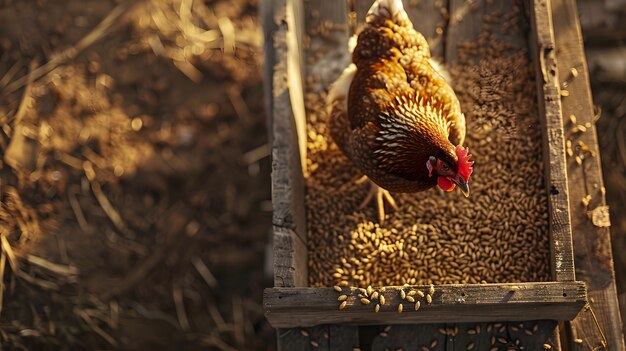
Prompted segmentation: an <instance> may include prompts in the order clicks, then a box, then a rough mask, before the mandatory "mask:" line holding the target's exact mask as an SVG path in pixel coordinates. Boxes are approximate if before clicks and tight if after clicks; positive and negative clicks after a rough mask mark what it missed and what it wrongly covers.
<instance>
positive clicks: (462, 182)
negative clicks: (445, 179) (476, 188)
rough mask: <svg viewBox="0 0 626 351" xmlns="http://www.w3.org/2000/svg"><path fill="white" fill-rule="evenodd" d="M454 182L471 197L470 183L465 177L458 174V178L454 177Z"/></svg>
mask: <svg viewBox="0 0 626 351" xmlns="http://www.w3.org/2000/svg"><path fill="white" fill-rule="evenodd" d="M454 183H456V185H458V187H459V189H461V191H462V192H463V195H465V197H469V184H467V182H466V181H465V179H463V177H460V176H457V178H456V179H454Z"/></svg>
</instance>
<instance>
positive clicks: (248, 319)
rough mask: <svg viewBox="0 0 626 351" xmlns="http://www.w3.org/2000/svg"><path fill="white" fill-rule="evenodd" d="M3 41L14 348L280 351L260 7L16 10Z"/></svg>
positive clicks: (12, 4) (8, 289)
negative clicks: (266, 306)
mask: <svg viewBox="0 0 626 351" xmlns="http://www.w3.org/2000/svg"><path fill="white" fill-rule="evenodd" d="M94 28H95V29H94ZM92 29H93V31H92ZM0 33H3V35H2V38H1V40H0V91H1V98H0V99H1V100H2V104H0V126H1V127H2V131H1V133H0V154H3V157H2V158H0V159H2V161H0V177H1V178H0V192H1V202H2V204H1V206H0V235H1V243H2V254H1V257H0V278H2V279H0V281H1V282H3V285H2V286H1V287H0V288H1V289H2V291H3V292H4V296H3V297H2V301H3V305H2V310H1V315H0V342H1V344H2V349H3V350H10V349H22V350H61V349H91V350H94V349H114V348H120V349H125V350H148V349H149V350H172V349H174V347H175V349H186V350H193V349H216V350H246V349H250V350H252V349H254V350H272V349H274V348H275V346H274V345H275V341H274V338H275V332H274V330H273V329H271V328H270V327H269V325H268V324H267V322H266V321H265V319H264V317H263V311H262V306H261V295H262V288H263V286H268V285H270V284H271V281H270V280H268V279H267V278H266V273H265V272H264V265H265V261H264V257H265V252H266V246H267V240H268V238H269V236H268V234H269V230H270V224H271V202H270V179H269V172H270V162H269V158H268V148H267V135H266V120H265V113H264V106H263V91H262V77H261V57H262V52H261V47H262V45H261V44H262V43H261V34H260V28H259V25H258V20H257V4H256V1H244V0H238V1H230V0H223V1H198V0H196V1H191V0H171V1H159V0H154V1H150V0H144V1H125V2H124V1H112V0H106V1H105V0H72V1H66V0H36V1H35V0H32V1H31V0H25V1H9V0H6V1H0ZM92 42H93V44H92ZM89 44H91V45H89ZM46 63H47V64H46ZM50 63H51V64H50ZM42 64H45V65H43V67H42V66H41V65H42ZM29 74H30V75H29ZM28 77H32V78H33V79H28Z"/></svg>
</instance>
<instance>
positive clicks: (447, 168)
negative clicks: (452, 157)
mask: <svg viewBox="0 0 626 351" xmlns="http://www.w3.org/2000/svg"><path fill="white" fill-rule="evenodd" d="M441 169H442V170H444V171H449V170H450V167H448V165H447V164H445V163H442V164H441Z"/></svg>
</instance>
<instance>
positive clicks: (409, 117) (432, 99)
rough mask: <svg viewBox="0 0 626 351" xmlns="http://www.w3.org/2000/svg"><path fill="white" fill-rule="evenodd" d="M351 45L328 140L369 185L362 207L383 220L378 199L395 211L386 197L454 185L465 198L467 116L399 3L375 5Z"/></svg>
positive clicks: (386, 0) (336, 86)
mask: <svg viewBox="0 0 626 351" xmlns="http://www.w3.org/2000/svg"><path fill="white" fill-rule="evenodd" d="M350 46H351V48H350V49H351V50H352V63H351V64H350V65H349V66H348V67H347V68H346V69H345V70H344V71H343V73H342V74H341V75H340V77H339V78H338V79H337V81H336V82H335V83H333V84H332V85H331V88H330V91H329V94H328V97H327V107H328V110H329V113H330V133H331V136H332V138H333V139H334V141H335V142H336V143H337V145H338V146H339V148H340V149H341V151H342V152H343V153H344V154H345V155H346V156H347V157H348V158H349V159H350V160H351V161H352V162H353V163H354V164H355V165H356V167H357V168H358V169H359V170H360V171H362V172H363V173H364V174H365V177H367V179H369V181H370V183H371V190H370V192H369V194H368V196H367V197H366V199H365V201H363V203H362V204H361V207H364V206H366V205H367V204H368V203H369V202H371V200H372V199H375V200H376V205H377V209H378V217H379V221H380V222H382V221H383V220H384V217H385V212H384V200H387V202H389V204H390V205H391V206H392V207H394V208H395V207H396V205H395V201H393V198H392V197H391V195H390V194H389V192H390V191H391V192H404V193H407V192H420V191H424V190H427V189H430V188H432V187H434V186H438V187H439V188H441V189H442V190H444V191H452V190H454V188H455V187H456V186H458V187H459V188H460V189H461V191H462V192H463V194H465V196H469V179H470V175H471V174H472V171H473V169H472V164H473V163H474V162H473V161H470V160H469V159H470V156H471V155H469V150H468V149H467V148H465V147H463V146H462V145H463V142H464V140H465V116H464V115H463V113H462V112H461V106H460V104H459V101H458V99H457V97H456V95H455V93H454V91H453V90H452V88H451V87H450V85H449V84H448V83H447V82H446V78H444V77H446V76H447V73H444V72H443V71H442V68H441V67H440V66H439V65H438V64H437V63H436V62H435V61H433V60H432V59H431V57H430V49H429V47H428V43H427V42H426V39H425V38H424V36H423V35H422V34H420V33H418V32H417V31H416V30H415V29H414V28H413V24H412V23H411V21H410V20H409V18H408V15H407V13H406V12H405V11H404V8H403V5H402V1H401V0H377V1H375V2H374V4H373V5H372V7H371V8H370V10H369V12H368V14H367V17H366V23H365V25H364V27H363V29H362V31H361V32H360V33H359V35H358V38H357V39H356V43H355V42H354V38H353V39H352V40H351V45H350Z"/></svg>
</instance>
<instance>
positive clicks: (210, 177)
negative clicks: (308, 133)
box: [0, 0, 626, 350]
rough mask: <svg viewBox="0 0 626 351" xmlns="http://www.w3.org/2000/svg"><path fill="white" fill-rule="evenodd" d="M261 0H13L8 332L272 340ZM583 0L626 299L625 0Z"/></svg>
mask: <svg viewBox="0 0 626 351" xmlns="http://www.w3.org/2000/svg"><path fill="white" fill-rule="evenodd" d="M261 1H262V0H125V1H121V0H120V1H114V0H19V1H17V0H0V33H1V35H0V102H1V103H0V155H2V157H0V197H1V198H0V199H1V204H0V244H1V251H0V342H1V344H2V348H3V349H22V350H33V349H36V350H39V349H41V350H48V349H50V350H56V349H125V350H171V349H174V348H175V349H185V350H194V349H215V350H273V349H275V331H274V330H273V329H272V328H271V327H270V326H269V325H268V324H267V323H266V322H265V320H264V317H263V308H262V304H261V299H262V290H263V287H265V286H270V285H271V284H272V279H271V277H270V276H271V272H270V270H271V268H268V262H269V264H270V265H271V260H268V258H267V257H266V253H268V252H269V253H270V256H269V257H270V259H271V248H269V245H268V241H269V238H270V230H271V229H270V227H271V199H270V168H271V167H270V160H269V151H268V150H269V146H268V136H267V128H266V110H265V106H264V101H263V81H262V79H263V77H262V72H263V70H262V58H263V50H262V48H263V42H262V34H261V33H262V31H261V28H260V20H259V19H258V7H259V5H260V2H261ZM578 4H579V11H580V13H581V22H582V25H583V31H584V37H585V41H586V49H587V56H588V60H589V67H590V72H591V77H592V88H593V93H594V99H595V103H596V104H597V106H598V108H597V112H598V114H597V128H598V135H599V140H600V146H601V148H602V155H601V156H602V163H603V171H604V178H605V181H606V188H607V201H608V203H609V205H610V207H611V215H612V224H613V226H612V235H613V239H614V240H613V250H614V255H615V265H616V271H617V280H618V281H617V283H618V293H619V294H620V297H621V302H622V306H626V214H624V212H623V210H622V209H623V208H624V206H626V23H624V21H623V20H621V19H622V18H624V17H623V16H625V15H626V1H625V0H593V1H592V0H579V1H578ZM620 20H621V21H620ZM625 317H626V316H625Z"/></svg>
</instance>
